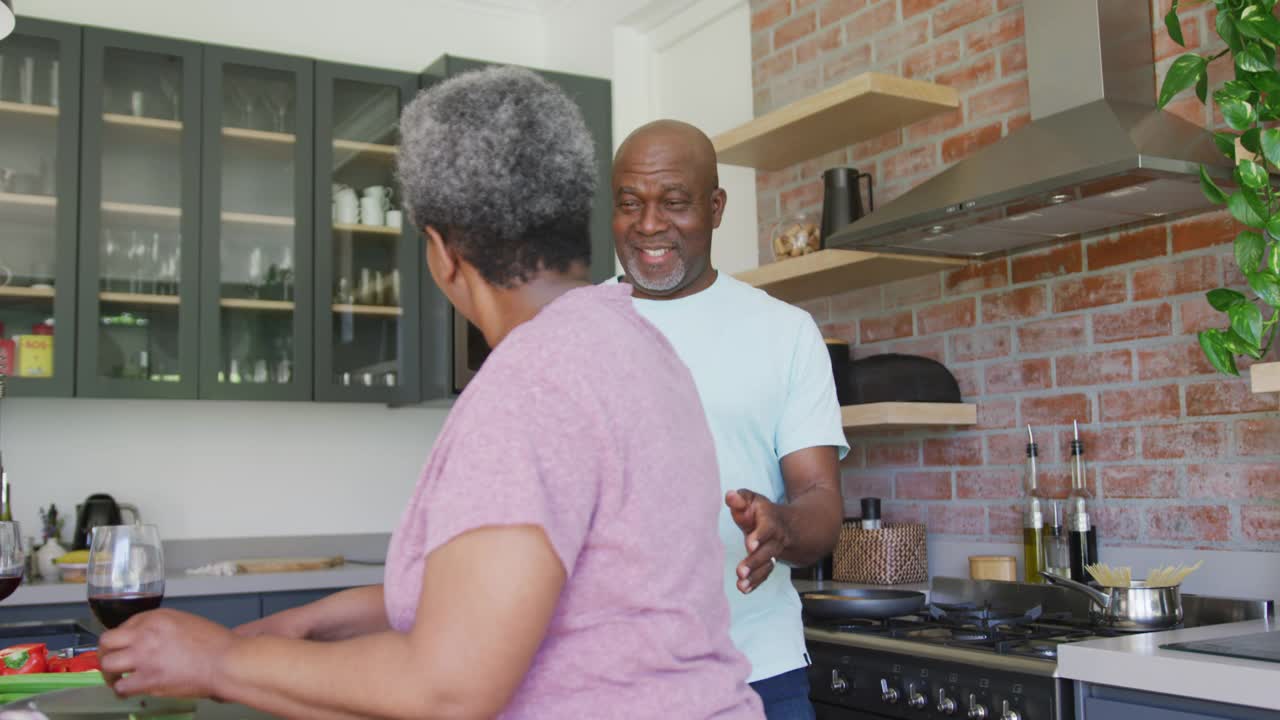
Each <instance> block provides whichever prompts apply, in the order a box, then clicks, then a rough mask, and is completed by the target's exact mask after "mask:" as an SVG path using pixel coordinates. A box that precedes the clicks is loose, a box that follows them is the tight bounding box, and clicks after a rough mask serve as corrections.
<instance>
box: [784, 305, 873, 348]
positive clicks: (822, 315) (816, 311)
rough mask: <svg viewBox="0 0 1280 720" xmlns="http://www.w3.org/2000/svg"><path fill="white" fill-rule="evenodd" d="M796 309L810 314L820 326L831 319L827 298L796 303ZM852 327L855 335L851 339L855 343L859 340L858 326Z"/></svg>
mask: <svg viewBox="0 0 1280 720" xmlns="http://www.w3.org/2000/svg"><path fill="white" fill-rule="evenodd" d="M796 307H798V308H800V309H801V310H803V311H805V312H807V313H809V315H810V316H812V317H813V321H814V322H816V323H818V324H819V325H822V324H824V323H826V322H827V321H828V320H830V319H831V312H830V305H828V303H827V299H826V298H816V299H814V300H806V301H805V302H802V303H796ZM851 327H852V328H853V330H854V334H853V335H852V336H851V337H852V338H853V341H854V342H857V339H858V335H857V327H856V326H851Z"/></svg>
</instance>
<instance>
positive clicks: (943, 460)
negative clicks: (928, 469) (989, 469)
mask: <svg viewBox="0 0 1280 720" xmlns="http://www.w3.org/2000/svg"><path fill="white" fill-rule="evenodd" d="M924 464H925V465H933V466H953V465H981V464H982V438H980V437H965V436H961V437H948V438H926V439H925V441H924Z"/></svg>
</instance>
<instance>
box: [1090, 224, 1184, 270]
mask: <svg viewBox="0 0 1280 720" xmlns="http://www.w3.org/2000/svg"><path fill="white" fill-rule="evenodd" d="M1168 236H1169V231H1168V228H1166V227H1165V226H1164V225H1152V226H1150V227H1145V228H1141V229H1139V230H1132V231H1129V232H1125V233H1121V234H1119V235H1116V236H1114V237H1105V238H1102V239H1101V240H1097V241H1095V242H1092V243H1090V244H1089V245H1088V246H1087V247H1086V249H1085V255H1086V257H1087V258H1088V262H1089V269H1090V270H1103V269H1106V268H1109V267H1115V266H1116V265H1124V264H1125V263H1131V262H1136V261H1138V260H1146V259H1147V258H1153V257H1159V256H1161V255H1165V254H1167V252H1168V245H1169V239H1168Z"/></svg>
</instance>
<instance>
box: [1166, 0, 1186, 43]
mask: <svg viewBox="0 0 1280 720" xmlns="http://www.w3.org/2000/svg"><path fill="white" fill-rule="evenodd" d="M1164 26H1165V27H1166V28H1168V29H1169V37H1171V38H1173V41H1174V42H1176V43H1178V44H1179V45H1181V46H1182V47H1186V46H1187V42H1186V41H1185V40H1183V39H1182V24H1181V23H1179V22H1178V0H1173V7H1171V8H1169V12H1168V13H1167V14H1165V16H1164Z"/></svg>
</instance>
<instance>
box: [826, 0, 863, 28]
mask: <svg viewBox="0 0 1280 720" xmlns="http://www.w3.org/2000/svg"><path fill="white" fill-rule="evenodd" d="M866 6H867V0H829V2H827V3H826V4H824V5H823V6H822V10H821V12H820V13H819V15H818V22H819V23H820V24H821V25H822V26H823V27H825V26H827V25H830V24H831V23H833V22H838V21H840V20H843V19H845V18H847V17H849V16H850V15H852V14H854V13H856V12H858V11H859V10H861V9H862V8H864V7H866Z"/></svg>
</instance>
